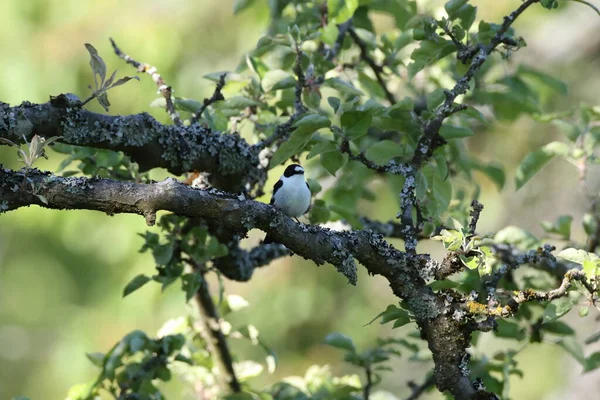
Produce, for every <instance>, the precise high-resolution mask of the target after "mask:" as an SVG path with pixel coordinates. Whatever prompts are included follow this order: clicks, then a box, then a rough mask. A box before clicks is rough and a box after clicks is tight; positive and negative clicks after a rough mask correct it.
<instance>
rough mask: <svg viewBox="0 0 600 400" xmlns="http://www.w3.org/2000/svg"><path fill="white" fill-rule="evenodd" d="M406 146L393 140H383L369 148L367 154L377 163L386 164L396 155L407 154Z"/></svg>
mask: <svg viewBox="0 0 600 400" xmlns="http://www.w3.org/2000/svg"><path fill="white" fill-rule="evenodd" d="M405 153H406V152H405V150H404V148H403V147H402V146H401V145H399V144H398V143H396V142H393V141H391V140H381V141H379V142H377V143H375V144H373V145H372V146H371V147H369V148H368V149H367V151H366V152H365V156H367V158H368V159H369V160H371V161H373V162H375V163H377V164H385V163H387V162H388V161H389V160H391V159H392V158H394V157H400V156H403V155H404V154H405Z"/></svg>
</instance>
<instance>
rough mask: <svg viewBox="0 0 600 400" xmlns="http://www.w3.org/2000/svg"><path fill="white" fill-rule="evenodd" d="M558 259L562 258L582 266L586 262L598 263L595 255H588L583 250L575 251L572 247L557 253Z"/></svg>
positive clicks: (598, 258) (598, 259) (599, 259)
mask: <svg viewBox="0 0 600 400" xmlns="http://www.w3.org/2000/svg"><path fill="white" fill-rule="evenodd" d="M558 257H560V258H564V259H565V260H567V261H571V262H574V263H576V264H579V265H583V262H584V261H586V260H587V261H592V262H594V263H596V262H598V261H600V257H598V256H597V255H596V254H594V253H589V252H587V251H585V250H580V249H575V248H573V247H569V248H568V249H564V250H563V251H561V252H560V253H558Z"/></svg>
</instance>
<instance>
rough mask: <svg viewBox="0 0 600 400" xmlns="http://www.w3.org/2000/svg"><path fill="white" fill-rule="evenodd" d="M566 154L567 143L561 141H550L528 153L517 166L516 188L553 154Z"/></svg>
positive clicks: (567, 149)
mask: <svg viewBox="0 0 600 400" xmlns="http://www.w3.org/2000/svg"><path fill="white" fill-rule="evenodd" d="M568 154H569V145H568V144H566V143H562V142H551V143H548V144H547V145H545V146H544V147H542V148H541V149H539V150H535V151H533V152H531V153H529V154H528V155H527V156H526V157H525V159H524V160H523V161H522V162H521V165H519V167H518V168H517V174H516V183H517V190H518V189H520V188H522V187H523V185H524V184H525V183H527V181H529V180H530V179H531V178H532V177H533V176H534V175H535V174H537V173H538V171H539V170H540V169H542V167H543V166H544V165H546V164H547V163H548V162H549V161H550V160H552V159H553V158H554V157H555V156H562V157H566V156H567V155H568Z"/></svg>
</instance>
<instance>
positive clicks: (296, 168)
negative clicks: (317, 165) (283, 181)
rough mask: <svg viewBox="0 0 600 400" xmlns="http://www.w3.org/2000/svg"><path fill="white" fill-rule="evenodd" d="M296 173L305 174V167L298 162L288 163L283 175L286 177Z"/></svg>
mask: <svg viewBox="0 0 600 400" xmlns="http://www.w3.org/2000/svg"><path fill="white" fill-rule="evenodd" d="M294 175H304V168H302V166H301V165H298V164H290V165H288V167H287V168H286V169H285V171H284V173H283V176H285V177H286V178H289V177H292V176H294Z"/></svg>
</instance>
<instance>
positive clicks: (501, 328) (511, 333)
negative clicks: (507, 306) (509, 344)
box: [496, 319, 525, 340]
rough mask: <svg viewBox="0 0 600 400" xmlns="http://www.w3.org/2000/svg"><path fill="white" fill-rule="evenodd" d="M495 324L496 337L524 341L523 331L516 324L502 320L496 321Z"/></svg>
mask: <svg viewBox="0 0 600 400" xmlns="http://www.w3.org/2000/svg"><path fill="white" fill-rule="evenodd" d="M497 323H498V330H497V331H496V336H498V337H503V338H510V339H516V340H523V339H525V330H524V329H523V328H522V327H521V326H519V325H518V324H516V323H514V322H510V321H506V320H503V319H499V320H497Z"/></svg>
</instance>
